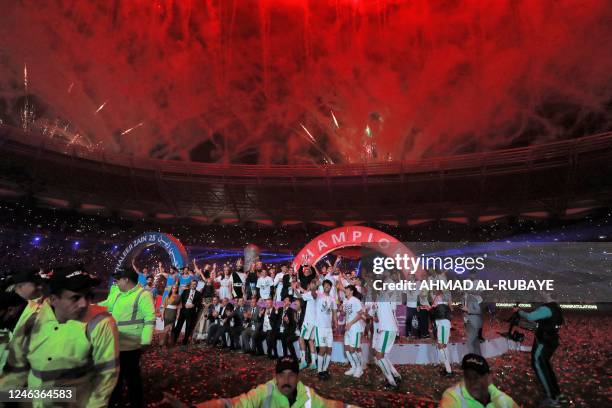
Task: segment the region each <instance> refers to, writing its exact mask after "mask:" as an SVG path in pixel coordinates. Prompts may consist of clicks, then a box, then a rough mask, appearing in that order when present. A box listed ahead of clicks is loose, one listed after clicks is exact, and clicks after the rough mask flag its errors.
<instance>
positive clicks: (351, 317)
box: [342, 285, 365, 378]
mask: <svg viewBox="0 0 612 408" xmlns="http://www.w3.org/2000/svg"><path fill="white" fill-rule="evenodd" d="M356 291H357V289H355V287H354V286H352V285H349V286H347V287H346V288H345V289H344V294H345V296H346V300H345V301H344V303H343V304H342V307H343V309H344V315H345V321H346V325H345V331H344V346H345V348H346V350H345V353H346V358H347V359H348V361H349V363H350V365H351V368H350V370H348V371H347V372H345V373H344V374H346V375H352V376H353V377H355V378H359V377H361V376H362V375H363V368H362V365H363V363H362V359H361V353H360V352H359V351H358V349H360V347H361V336H362V334H363V330H364V328H365V324H364V322H363V317H364V314H365V309H364V307H363V304H362V303H361V301H360V300H359V299H357V298H356V297H355V296H354V293H355V292H356Z"/></svg>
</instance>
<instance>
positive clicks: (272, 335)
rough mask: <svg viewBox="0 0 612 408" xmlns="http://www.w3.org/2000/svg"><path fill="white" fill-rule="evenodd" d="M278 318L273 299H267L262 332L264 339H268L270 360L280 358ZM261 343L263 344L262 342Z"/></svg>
mask: <svg viewBox="0 0 612 408" xmlns="http://www.w3.org/2000/svg"><path fill="white" fill-rule="evenodd" d="M278 317H279V315H278V312H277V310H276V309H275V308H274V304H273V302H272V299H266V308H265V310H264V311H263V315H262V319H263V323H262V331H263V337H265V339H266V346H267V354H268V358H269V359H271V360H273V359H277V358H278V350H277V348H276V339H277V337H276V336H277V333H278V331H279V326H280V324H279V323H280V321H279V318H278ZM262 340H263V339H262ZM259 343H260V344H261V343H262V341H260V342H259Z"/></svg>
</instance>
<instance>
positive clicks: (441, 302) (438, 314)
mask: <svg viewBox="0 0 612 408" xmlns="http://www.w3.org/2000/svg"><path fill="white" fill-rule="evenodd" d="M446 299H448V295H447V294H446V293H444V292H443V291H441V290H439V291H436V292H435V296H434V298H433V301H432V304H431V308H432V309H433V317H434V319H435V322H436V340H437V347H438V357H439V359H440V363H442V365H443V366H444V369H443V370H442V371H440V375H442V376H445V377H452V376H453V372H452V370H451V364H450V363H451V362H450V353H449V351H448V342H449V341H450V332H451V308H450V304H449V303H448V302H447V300H446Z"/></svg>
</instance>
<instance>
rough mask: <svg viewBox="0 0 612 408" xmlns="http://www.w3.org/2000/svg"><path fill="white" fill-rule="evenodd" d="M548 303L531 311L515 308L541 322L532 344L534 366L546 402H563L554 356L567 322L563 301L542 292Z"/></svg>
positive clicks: (549, 403) (525, 317) (551, 403)
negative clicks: (565, 321)
mask: <svg viewBox="0 0 612 408" xmlns="http://www.w3.org/2000/svg"><path fill="white" fill-rule="evenodd" d="M542 295H543V296H544V301H545V302H546V303H544V304H543V305H541V306H540V307H538V308H537V309H535V310H533V311H532V312H530V313H527V312H524V311H522V310H518V309H516V308H515V309H514V311H515V312H518V314H519V316H520V317H521V318H523V319H526V320H529V321H530V322H537V323H538V327H537V329H536V332H535V338H534V339H533V346H532V347H531V366H532V368H533V369H534V371H535V374H536V377H537V379H538V381H539V382H540V385H541V386H542V389H543V390H544V394H545V399H544V401H542V406H547V407H548V406H551V407H552V406H560V405H559V404H561V403H566V401H565V396H564V395H563V394H561V390H560V389H559V383H558V382H557V376H556V375H555V372H554V370H553V367H552V364H551V359H552V356H553V354H554V353H555V351H556V350H557V347H559V328H560V327H561V326H562V325H563V323H564V319H563V311H562V310H561V307H560V306H559V304H558V303H557V302H555V301H553V299H552V297H551V295H550V293H549V292H542Z"/></svg>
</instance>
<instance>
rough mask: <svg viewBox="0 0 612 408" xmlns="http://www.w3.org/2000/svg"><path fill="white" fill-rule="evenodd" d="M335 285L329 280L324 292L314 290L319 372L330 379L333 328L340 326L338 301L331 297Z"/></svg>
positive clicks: (320, 376)
mask: <svg viewBox="0 0 612 408" xmlns="http://www.w3.org/2000/svg"><path fill="white" fill-rule="evenodd" d="M332 285H333V283H332V282H331V281H329V280H325V281H323V292H316V291H315V290H313V291H312V292H311V293H312V296H313V297H314V298H315V299H316V305H317V317H316V324H315V346H316V347H318V348H319V357H318V358H317V370H318V372H319V378H321V379H328V378H329V372H328V371H327V369H328V367H329V363H330V361H331V352H332V346H333V344H334V333H333V327H334V326H337V325H338V317H337V315H336V310H337V309H338V306H337V305H336V299H334V298H333V297H332V296H331V295H330V292H331V288H332Z"/></svg>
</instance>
